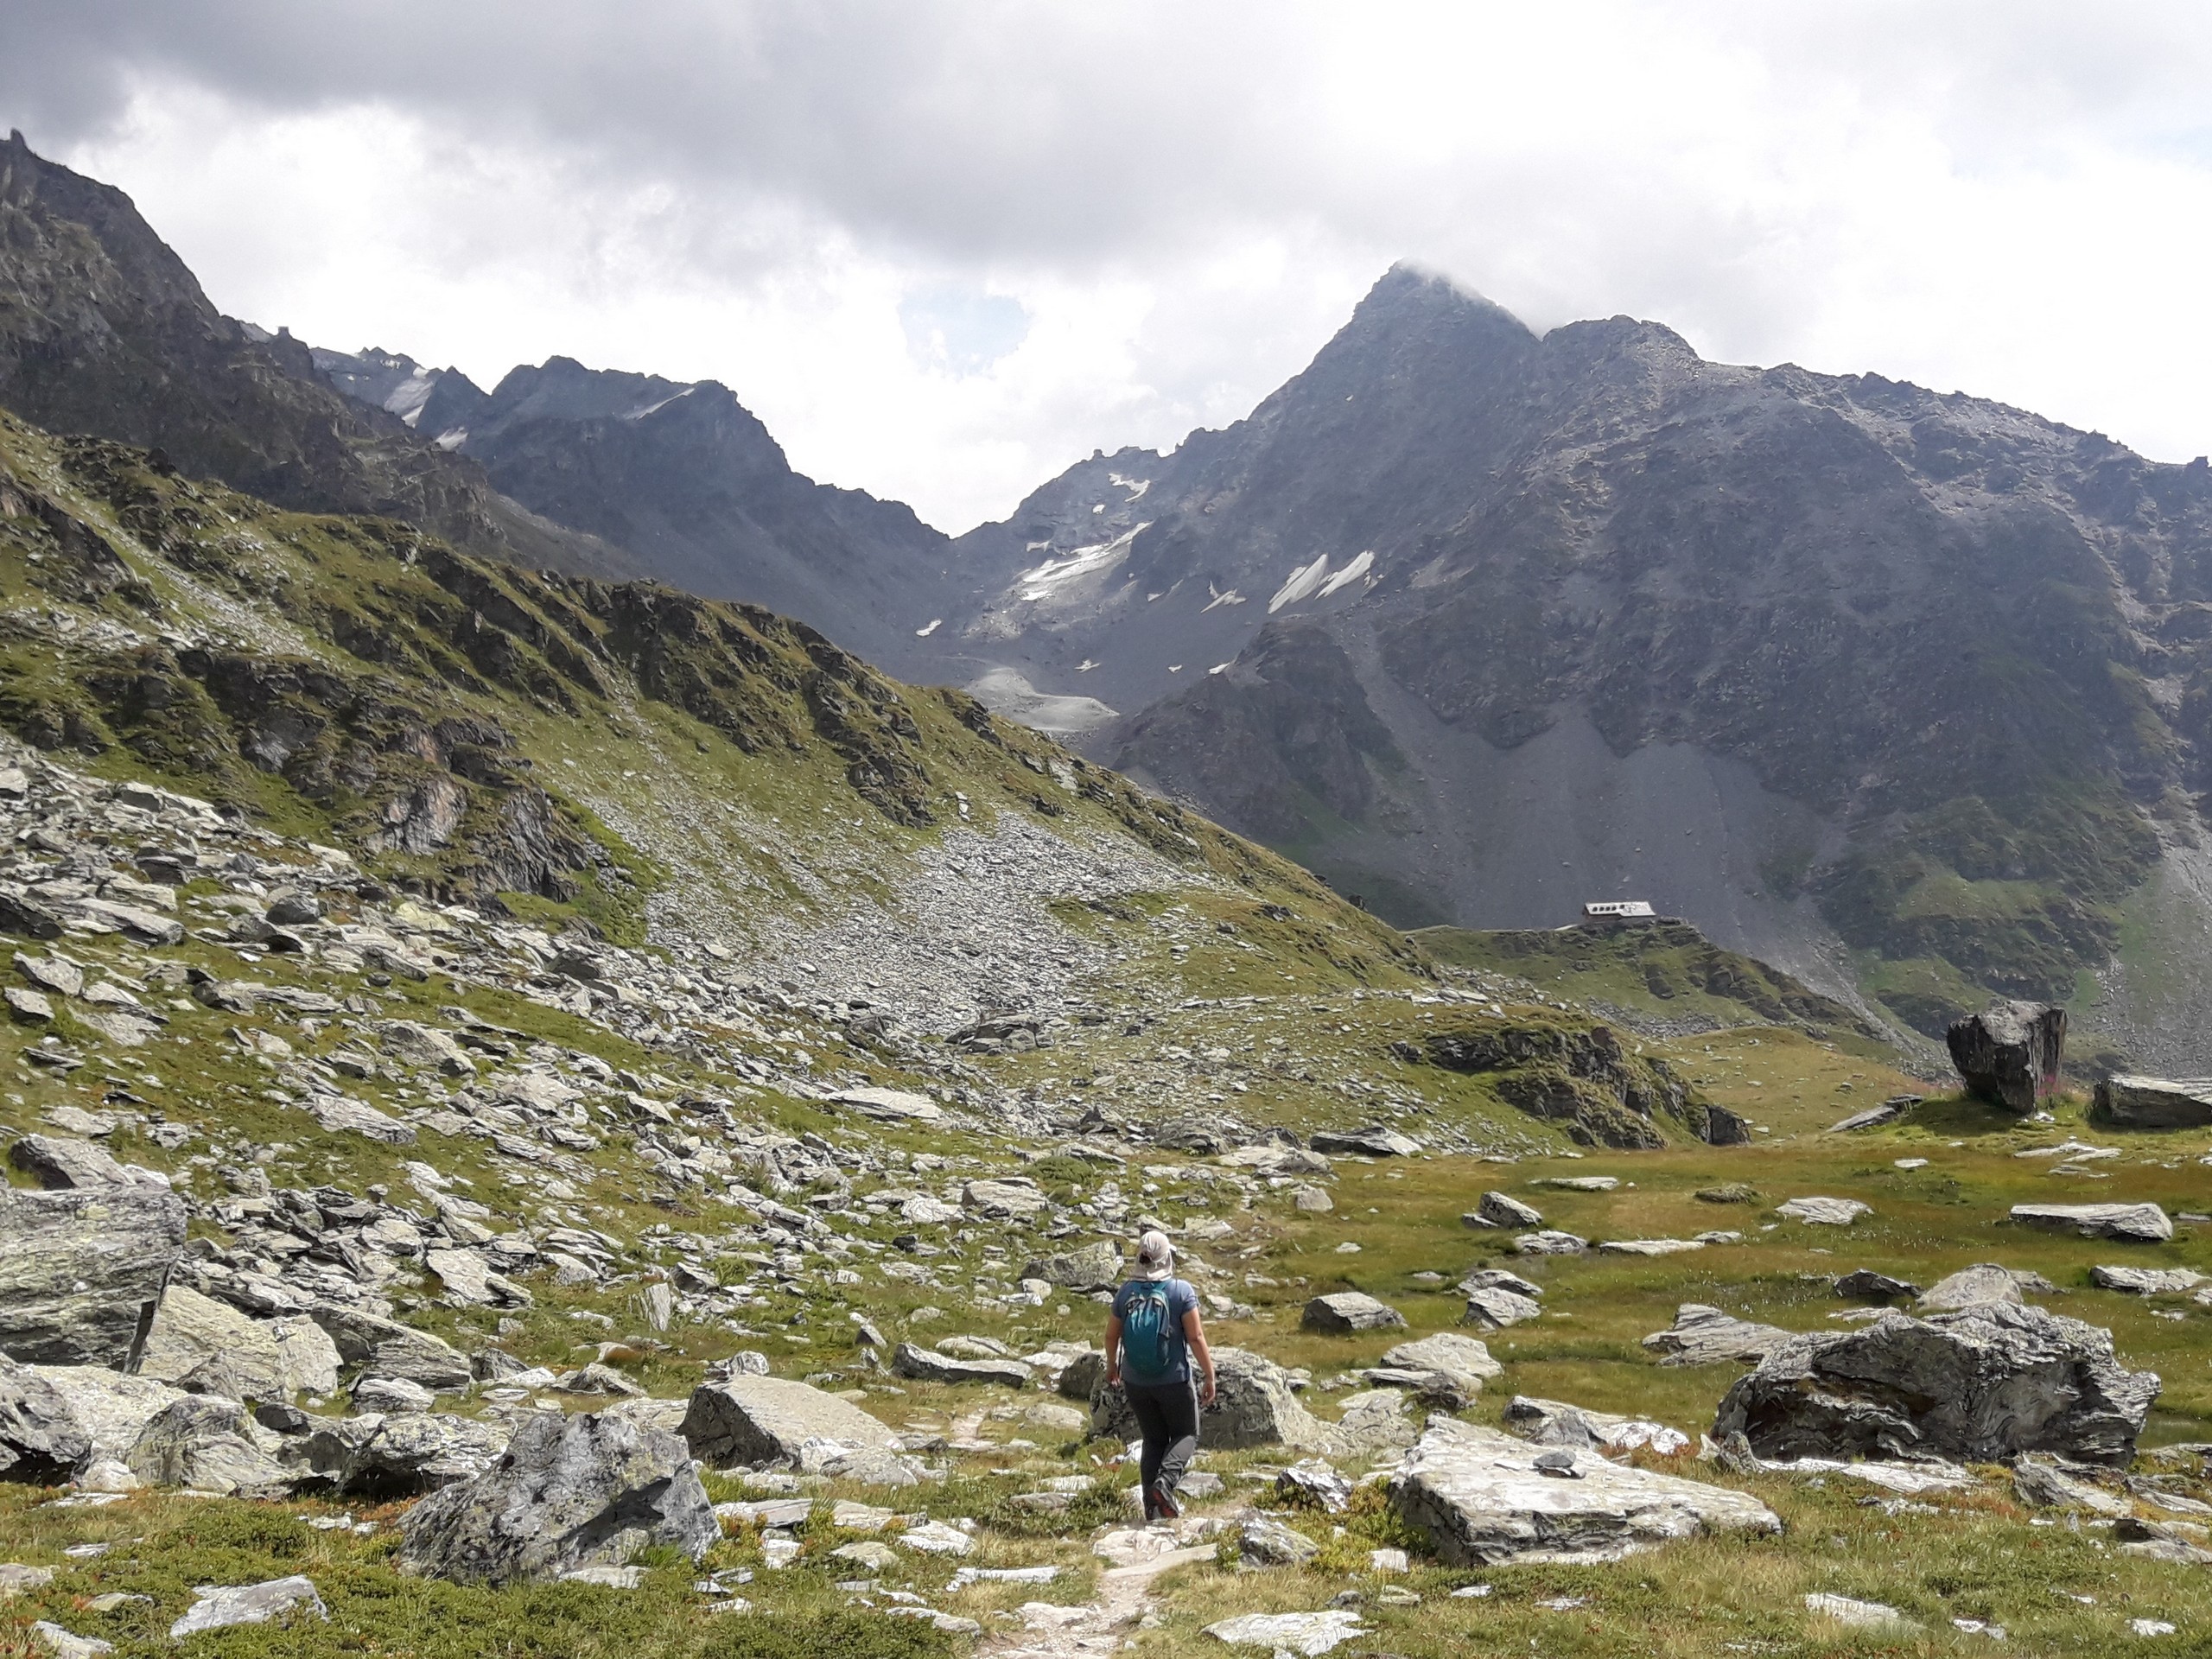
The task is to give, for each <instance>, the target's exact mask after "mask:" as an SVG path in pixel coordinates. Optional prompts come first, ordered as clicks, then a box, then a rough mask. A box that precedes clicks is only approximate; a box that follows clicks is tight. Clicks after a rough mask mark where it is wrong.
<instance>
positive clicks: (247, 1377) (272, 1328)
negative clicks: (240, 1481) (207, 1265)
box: [138, 1284, 338, 1400]
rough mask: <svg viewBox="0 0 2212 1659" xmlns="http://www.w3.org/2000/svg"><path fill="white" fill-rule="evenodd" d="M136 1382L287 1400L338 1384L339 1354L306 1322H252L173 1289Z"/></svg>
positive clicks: (165, 1295)
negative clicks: (302, 1392) (149, 1380)
mask: <svg viewBox="0 0 2212 1659" xmlns="http://www.w3.org/2000/svg"><path fill="white" fill-rule="evenodd" d="M138 1375H139V1376H148V1377H151V1378H153V1379H154V1380H155V1381H156V1382H157V1383H175V1384H177V1385H179V1386H180V1387H182V1388H185V1389H189V1390H190V1391H192V1392H193V1393H195V1394H223V1395H229V1396H230V1397H231V1398H232V1399H233V1400H289V1399H290V1398H291V1396H292V1395H294V1394H295V1393H297V1392H299V1391H300V1390H302V1389H313V1390H315V1391H317V1392H321V1391H324V1390H327V1389H333V1388H335V1387H336V1386H337V1384H338V1349H337V1345H336V1344H334V1343H333V1342H332V1340H331V1339H330V1337H329V1335H328V1334H327V1332H324V1331H323V1330H322V1328H321V1326H319V1325H316V1324H315V1322H314V1321H313V1320H311V1319H304V1318H300V1317H294V1318H290V1319H249V1318H247V1317H246V1316H245V1314H243V1313H239V1312H238V1310H237V1309H236V1308H234V1307H232V1306H230V1304H228V1303H227V1302H219V1301H216V1300H214V1299H213V1298H212V1297H208V1296H203V1295H201V1294H200V1293H199V1292H198V1291H196V1290H194V1289H192V1288H191V1287H189V1286H187V1285H181V1284H172V1285H171V1286H169V1287H168V1289H167V1290H165V1291H163V1292H162V1300H161V1302H160V1305H159V1306H157V1307H156V1309H155V1311H154V1320H153V1324H152V1326H151V1327H150V1328H149V1331H148V1332H147V1334H146V1342H145V1347H144V1350H143V1352H142V1353H141V1354H140V1356H139V1361H138Z"/></svg>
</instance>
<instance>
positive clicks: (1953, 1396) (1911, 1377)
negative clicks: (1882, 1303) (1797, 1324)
mask: <svg viewBox="0 0 2212 1659" xmlns="http://www.w3.org/2000/svg"><path fill="white" fill-rule="evenodd" d="M2158 1386H2159V1385H2158V1376H2157V1375H2156V1374H2155V1373H2153V1372H2150V1371H2128V1370H2123V1369H2122V1368H2121V1366H2120V1363H2119V1361H2118V1360H2117V1359H2116V1358H2115V1357H2113V1345H2112V1333H2111V1332H2107V1331H2102V1330H2100V1329H2098V1328H2097V1327H2096V1326H2094V1325H2085V1324H2083V1323H2082V1321H2081V1320H2079V1319H2065V1318H2063V1317H2061V1316H2060V1315H2057V1314H2055V1313H2049V1312H2047V1311H2045V1310H2044V1309H2043V1308H2039V1307H2029V1306H2014V1305H2012V1304H2010V1303H2005V1302H1976V1303H1974V1304H1972V1305H1970V1306H1967V1307H1964V1308H1961V1309H1959V1310H1957V1311H1956V1312H1954V1313H1938V1314H1936V1315H1934V1316H1933V1317H1931V1318H1929V1319H1912V1318H1910V1317H1909V1316H1907V1315H1905V1314H1903V1313H1885V1314H1883V1315H1882V1317H1881V1318H1880V1319H1877V1320H1875V1321H1873V1322H1872V1323H1871V1324H1869V1325H1862V1326H1860V1327H1859V1328H1858V1329H1856V1330H1852V1331H1839V1332H1818V1333H1815V1334H1812V1335H1808V1336H1801V1337H1797V1338H1793V1339H1792V1340H1790V1341H1789V1342H1788V1343H1785V1344H1783V1345H1782V1346H1781V1347H1779V1348H1777V1349H1776V1350H1775V1351H1773V1352H1772V1353H1770V1354H1769V1355H1768V1356H1767V1357H1766V1358H1765V1359H1764V1360H1762V1361H1761V1362H1760V1363H1759V1366H1758V1370H1754V1371H1752V1372H1751V1374H1750V1375H1749V1376H1743V1377H1739V1378H1738V1380H1737V1382H1736V1383H1735V1385H1734V1386H1733V1387H1732V1388H1731V1389H1729V1390H1728V1393H1727V1395H1726V1397H1725V1398H1724V1399H1723V1400H1722V1401H1721V1402H1720V1409H1719V1413H1718V1414H1716V1416H1715V1417H1714V1420H1713V1438H1714V1439H1715V1440H1720V1441H1721V1442H1723V1443H1724V1444H1726V1441H1727V1438H1728V1436H1730V1435H1732V1434H1741V1435H1743V1436H1745V1439H1746V1440H1748V1441H1749V1443H1750V1446H1751V1450H1752V1451H1753V1452H1756V1453H1758V1456H1760V1457H1762V1458H1769V1459H1798V1458H1854V1457H1860V1458H1883V1459H1890V1458H1905V1457H1916V1456H1935V1457H1941V1458H1948V1459H1955V1460H1957V1461H1961V1462H1973V1463H1987V1462H1999V1461H2003V1460H2005V1459H2011V1458H2013V1457H2016V1456H2018V1454H2019V1453H2021V1452H2055V1453H2056V1454H2058V1455H2059V1456H2062V1457H2066V1458H2071V1459H2075V1460H2077V1461H2080V1462H2083V1463H2095V1464H2114V1465H2125V1464H2126V1462H2127V1461H2128V1459H2130V1458H2132V1457H2133V1455H2134V1450H2135V1440H2136V1436H2137V1435H2138V1434H2139V1433H2141V1432H2142V1428H2143V1422H2144V1419H2145V1416H2146V1415H2147V1414H2149V1412H2150V1409H2151V1403H2152V1401H2154V1400H2156V1399H2157V1398H2158Z"/></svg>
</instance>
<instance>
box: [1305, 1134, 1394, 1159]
mask: <svg viewBox="0 0 2212 1659" xmlns="http://www.w3.org/2000/svg"><path fill="white" fill-rule="evenodd" d="M1306 1144H1307V1145H1309V1146H1311V1147H1313V1150H1314V1151H1316V1152H1320V1153H1332V1152H1333V1153H1339V1154H1341V1153H1348V1152H1349V1153H1357V1154H1361V1155H1362V1156H1363V1157H1368V1158H1410V1157H1412V1156H1413V1155H1414V1154H1415V1153H1417V1152H1419V1151H1420V1150H1421V1142H1420V1141H1416V1140H1414V1138H1413V1137H1412V1136H1411V1135H1401V1134H1399V1133H1398V1132H1397V1130H1395V1129H1386V1128H1379V1127H1370V1128H1364V1129H1349V1130H1341V1131H1339V1130H1332V1129H1322V1130H1320V1131H1319V1132H1318V1133H1316V1134H1315V1135H1313V1137H1312V1138H1311V1139H1310V1140H1309V1141H1307V1143H1306Z"/></svg>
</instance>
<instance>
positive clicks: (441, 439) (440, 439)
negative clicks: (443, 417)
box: [430, 426, 468, 449]
mask: <svg viewBox="0 0 2212 1659" xmlns="http://www.w3.org/2000/svg"><path fill="white" fill-rule="evenodd" d="M430 442H432V443H434V444H435V445H436V446H437V447H438V448H441V449H458V448H461V445H462V444H464V443H467V442H468V429H467V427H465V426H456V427H454V428H452V429H449V430H448V431H444V432H441V433H439V434H438V435H437V436H436V437H435V438H433V439H431V440H430Z"/></svg>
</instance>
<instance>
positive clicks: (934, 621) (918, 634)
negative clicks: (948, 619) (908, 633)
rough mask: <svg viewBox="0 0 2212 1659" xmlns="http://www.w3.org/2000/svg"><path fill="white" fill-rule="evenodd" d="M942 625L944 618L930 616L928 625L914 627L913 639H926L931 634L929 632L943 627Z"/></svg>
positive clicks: (931, 632)
mask: <svg viewBox="0 0 2212 1659" xmlns="http://www.w3.org/2000/svg"><path fill="white" fill-rule="evenodd" d="M943 626H944V618H943V617H941V616H933V617H931V619H930V625H929V626H927V627H926V628H916V629H915V630H914V638H915V639H928V638H929V637H930V635H931V634H933V633H935V632H937V631H938V629H939V628H941V627H943Z"/></svg>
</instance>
